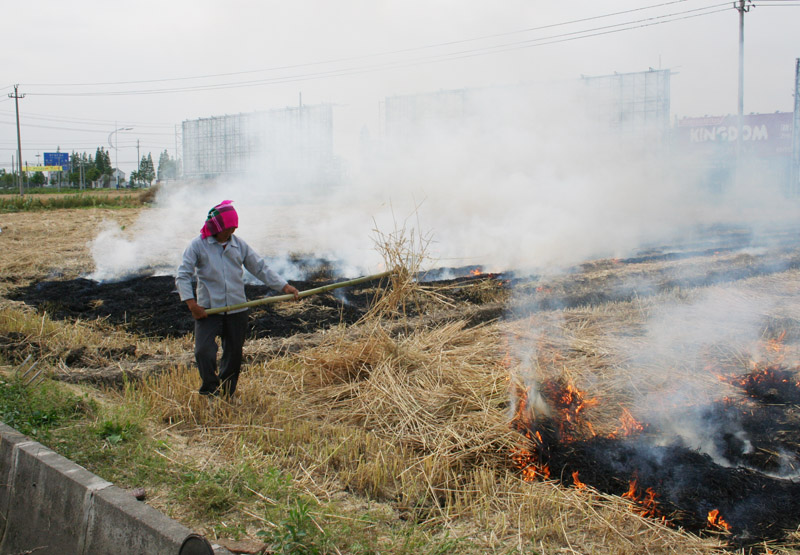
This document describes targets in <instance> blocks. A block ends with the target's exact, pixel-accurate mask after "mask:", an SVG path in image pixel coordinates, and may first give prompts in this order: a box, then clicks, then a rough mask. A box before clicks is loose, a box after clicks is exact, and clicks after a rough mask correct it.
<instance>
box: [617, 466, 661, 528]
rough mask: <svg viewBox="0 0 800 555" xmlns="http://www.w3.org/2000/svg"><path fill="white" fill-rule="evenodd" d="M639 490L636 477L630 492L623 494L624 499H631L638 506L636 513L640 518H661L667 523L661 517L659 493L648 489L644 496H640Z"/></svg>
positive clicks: (631, 482) (630, 486) (632, 481)
mask: <svg viewBox="0 0 800 555" xmlns="http://www.w3.org/2000/svg"><path fill="white" fill-rule="evenodd" d="M638 489H639V485H638V480H637V479H636V477H634V478H633V479H631V481H630V484H629V486H628V491H627V492H625V493H623V494H622V497H623V498H624V499H630V500H631V501H633V502H634V503H636V504H637V505H639V508H638V509H636V510H635V511H634V512H635V513H636V514H638V515H639V516H643V517H647V518H659V517H661V520H662V521H664V522H666V518H665V517H663V516H661V514H660V512H659V510H658V503H657V502H656V497H658V493H656V491H655V490H654V489H653V488H647V489H646V490H645V491H644V494H642V495H640V494H639V493H637V490H638Z"/></svg>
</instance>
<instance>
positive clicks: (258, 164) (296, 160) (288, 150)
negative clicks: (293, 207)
mask: <svg viewBox="0 0 800 555" xmlns="http://www.w3.org/2000/svg"><path fill="white" fill-rule="evenodd" d="M182 143H183V175H184V177H190V178H214V177H219V176H224V175H236V174H240V175H243V174H249V175H263V176H265V177H266V178H271V179H272V180H274V181H279V182H284V183H286V184H287V185H292V184H314V185H324V184H327V183H330V182H332V181H336V180H337V179H338V176H337V171H338V163H337V160H336V157H335V156H334V154H333V107H332V106H331V105H330V104H321V105H313V106H309V105H301V106H297V107H289V108H284V109H279V110H269V111H262V112H251V113H242V114H234V115H226V116H214V117H209V118H200V119H195V120H188V121H184V122H183V124H182Z"/></svg>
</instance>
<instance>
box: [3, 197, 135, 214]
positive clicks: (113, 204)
mask: <svg viewBox="0 0 800 555" xmlns="http://www.w3.org/2000/svg"><path fill="white" fill-rule="evenodd" d="M143 196H144V195H142V194H125V195H92V194H86V193H78V194H66V195H62V196H51V197H47V198H36V196H35V195H27V194H26V195H25V196H13V197H0V212H36V211H42V210H59V209H64V208H134V207H137V206H141V205H142V204H143V202H144V201H143V200H142V198H143Z"/></svg>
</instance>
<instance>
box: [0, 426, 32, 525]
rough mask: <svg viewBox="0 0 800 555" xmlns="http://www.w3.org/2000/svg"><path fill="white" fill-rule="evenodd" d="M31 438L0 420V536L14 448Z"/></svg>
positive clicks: (9, 495)
mask: <svg viewBox="0 0 800 555" xmlns="http://www.w3.org/2000/svg"><path fill="white" fill-rule="evenodd" d="M30 441H31V440H30V439H28V438H27V437H25V436H24V435H22V434H21V433H19V432H18V431H16V430H15V429H14V428H12V427H10V426H6V425H5V424H3V423H2V422H0V538H2V537H3V533H4V532H5V529H6V520H7V519H8V504H9V499H10V497H11V483H12V481H13V479H14V477H13V474H12V473H13V470H14V464H13V457H14V449H15V447H16V446H17V445H18V444H20V443H25V442H30Z"/></svg>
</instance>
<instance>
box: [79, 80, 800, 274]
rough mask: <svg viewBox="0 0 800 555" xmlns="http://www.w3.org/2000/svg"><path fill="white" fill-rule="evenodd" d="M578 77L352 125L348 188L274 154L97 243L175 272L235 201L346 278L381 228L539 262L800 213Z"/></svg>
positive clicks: (286, 242) (469, 255) (495, 263)
mask: <svg viewBox="0 0 800 555" xmlns="http://www.w3.org/2000/svg"><path fill="white" fill-rule="evenodd" d="M573 85H574V84H572V85H570V86H565V85H547V86H524V87H523V86H517V87H503V88H495V89H485V90H481V91H479V92H477V93H473V94H472V95H471V96H470V101H469V103H468V105H467V109H466V110H465V111H464V112H462V113H461V114H460V115H458V116H457V117H455V116H454V117H444V116H443V115H442V114H438V115H437V116H436V117H433V118H429V119H425V118H423V119H422V120H419V121H415V122H414V125H413V126H411V127H410V128H409V129H410V131H409V133H405V134H404V133H390V132H386V133H364V132H363V126H361V129H362V132H361V133H360V134H359V136H358V137H353V136H348V137H340V136H338V135H337V136H336V137H335V140H336V142H335V148H336V150H337V154H339V155H340V156H341V154H340V153H343V152H347V153H348V155H349V158H346V159H344V158H343V157H342V161H343V167H344V168H345V169H346V172H345V173H344V179H343V181H342V183H340V184H335V185H329V186H326V185H325V184H324V178H323V177H322V176H319V178H318V179H317V180H316V182H317V185H316V186H314V187H307V186H304V184H303V180H302V179H300V178H299V176H303V177H308V176H307V173H308V172H307V170H308V169H307V168H305V167H301V166H302V161H298V162H297V166H296V167H295V171H294V172H292V170H291V167H289V168H288V170H287V168H286V167H283V168H281V169H280V171H277V170H274V168H273V166H274V161H272V159H270V161H269V162H264V163H262V164H260V163H259V160H257V159H256V160H253V161H252V162H251V165H250V168H251V171H250V173H248V174H247V175H243V176H241V177H238V178H224V179H220V180H219V181H216V182H208V183H187V182H173V183H170V184H168V185H167V186H165V187H164V188H163V190H162V191H161V194H160V195H159V196H158V198H157V203H156V205H155V207H153V208H151V209H148V210H145V211H144V212H143V213H142V216H141V218H140V221H139V222H137V224H136V225H134V226H132V229H130V230H127V233H126V234H125V235H124V236H123V235H122V234H119V233H110V232H106V233H102V234H101V235H100V236H99V237H97V238H96V239H95V241H94V246H93V252H94V255H95V264H96V268H97V272H96V274H95V276H97V277H102V278H106V279H107V278H111V277H113V276H121V275H128V274H131V273H135V272H136V271H137V269H143V268H151V267H176V266H177V264H178V263H179V260H180V252H181V251H182V249H183V247H184V246H185V245H186V244H187V243H188V241H189V240H190V239H191V237H192V236H194V235H195V234H196V233H198V232H199V229H200V226H201V225H202V223H203V221H204V219H205V216H206V213H207V211H208V209H209V208H210V207H212V206H213V205H215V204H217V203H218V202H220V201H222V200H223V199H232V200H234V201H235V206H236V208H237V210H238V211H239V213H240V228H239V230H238V231H237V233H238V234H239V235H240V236H241V237H243V238H245V239H246V240H247V241H248V242H250V243H251V244H252V245H253V246H254V247H255V248H256V249H257V250H258V251H259V252H261V253H262V254H263V255H265V256H270V257H278V256H283V255H285V254H286V253H299V254H309V255H313V256H319V257H325V258H329V259H332V260H336V261H338V262H339V263H340V264H341V265H342V266H343V267H344V268H345V273H347V274H358V273H364V272H368V271H371V270H376V269H378V268H380V264H381V260H380V257H379V256H378V255H377V253H376V252H375V249H374V244H373V238H374V233H373V232H374V230H375V229H376V228H377V229H378V230H380V231H383V232H386V231H387V230H391V229H393V228H395V227H396V226H397V225H398V223H400V224H401V225H410V226H411V227H416V226H419V227H421V228H422V229H419V230H418V231H419V232H420V233H424V234H425V235H430V236H431V237H432V238H433V241H432V243H431V245H430V252H429V253H428V254H429V255H430V256H431V258H433V259H434V260H435V263H438V264H439V265H442V266H452V267H457V266H462V265H469V264H480V265H482V266H483V267H484V270H486V271H504V270H510V269H514V270H532V271H533V270H537V271H540V270H542V269H561V268H564V267H567V266H569V265H572V264H575V263H578V262H580V261H583V260H586V259H589V258H597V257H605V256H617V257H619V256H626V255H629V254H630V253H632V252H635V250H636V249H637V247H639V246H641V245H642V244H645V243H653V242H669V241H673V240H675V238H676V237H685V236H687V235H688V234H691V233H692V232H694V230H695V229H696V228H697V227H698V226H708V225H712V224H715V223H731V222H736V223H737V224H738V225H745V226H749V227H750V228H753V229H757V227H758V226H759V225H761V224H763V223H765V222H768V223H770V224H773V223H774V222H776V221H782V220H787V219H791V218H795V217H796V216H797V215H798V207H797V203H796V202H788V201H786V200H785V199H782V197H780V196H779V190H778V188H777V187H775V186H773V184H770V183H755V182H753V181H748V182H747V184H744V183H741V184H740V185H739V186H737V187H735V188H734V189H733V190H731V191H729V192H728V193H727V195H726V196H724V197H720V196H714V195H711V194H709V192H708V191H707V190H706V189H704V188H703V187H702V182H701V176H699V175H696V174H694V173H693V172H692V171H691V170H690V169H689V168H690V165H689V164H686V165H684V163H683V162H684V159H683V158H678V157H671V156H670V155H669V151H668V149H666V147H664V148H660V149H654V148H653V144H652V142H651V141H650V139H649V137H650V135H648V134H647V131H648V130H646V129H641V130H640V131H641V134H639V135H636V136H630V135H629V136H625V135H622V134H619V133H615V132H612V131H611V129H610V128H609V126H608V125H607V123H606V121H605V120H606V119H607V114H603V113H602V111H601V110H599V109H598V106H599V105H602V102H601V101H600V100H598V98H596V97H594V98H591V99H587V98H585V97H584V96H582V94H581V93H580V91H579V90H578V92H576V88H575V86H573ZM338 123H339V122H337V120H334V129H335V130H336V129H338V127H337V125H338ZM348 124H349V125H347V126H342V127H347V128H353V127H356V126H354V125H353V123H352V122H348ZM354 143H360V147H358V148H353V144H354ZM270 168H273V169H272V170H271V169H270ZM292 175H294V176H295V177H296V178H297V179H295V178H293V177H292ZM319 183H323V185H322V186H320V185H319ZM125 253H128V254H127V255H125Z"/></svg>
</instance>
